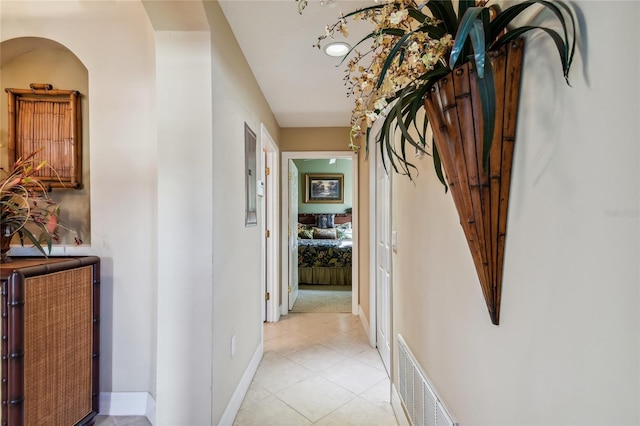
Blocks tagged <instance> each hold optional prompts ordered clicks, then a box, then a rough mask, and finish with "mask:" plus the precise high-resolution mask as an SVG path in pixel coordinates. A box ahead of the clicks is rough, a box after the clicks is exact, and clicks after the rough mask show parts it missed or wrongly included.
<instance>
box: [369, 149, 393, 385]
mask: <svg viewBox="0 0 640 426" xmlns="http://www.w3.org/2000/svg"><path fill="white" fill-rule="evenodd" d="M378 161H379V157H378V155H377V153H376V154H372V155H371V156H369V182H370V184H369V241H370V244H369V246H370V250H369V277H370V278H369V344H370V345H371V346H372V347H374V348H375V347H378V282H377V276H378V275H377V273H378V255H377V247H378V235H377V234H378V229H377V223H378V220H377V215H378V209H377V207H378V205H377V198H378ZM388 172H389V205H388V206H387V208H386V209H385V214H387V215H388V216H389V225H390V226H389V235H388V237H389V238H390V239H391V241H392V244H393V220H392V203H391V201H392V199H393V198H392V197H393V195H392V191H393V173H392V171H391V169H389V170H388ZM394 251H395V247H393V246H392V249H391V253H390V254H389V256H390V258H389V262H390V267H389V270H390V274H391V276H390V277H389V280H390V287H391V289H393V285H392V284H393V252H394ZM388 306H389V312H387V315H388V318H389V319H390V324H389V330H388V332H389V334H390V336H391V339H390V346H391V347H390V354H389V357H390V362H389V365H390V371H388V372H387V373H388V374H389V377H391V375H392V372H393V358H394V356H393V346H394V345H393V342H394V340H393V337H392V336H393V290H392V291H390V292H389V300H388Z"/></svg>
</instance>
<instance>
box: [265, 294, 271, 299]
mask: <svg viewBox="0 0 640 426" xmlns="http://www.w3.org/2000/svg"><path fill="white" fill-rule="evenodd" d="M270 299H271V295H270V294H269V293H268V292H267V293H265V294H264V300H270Z"/></svg>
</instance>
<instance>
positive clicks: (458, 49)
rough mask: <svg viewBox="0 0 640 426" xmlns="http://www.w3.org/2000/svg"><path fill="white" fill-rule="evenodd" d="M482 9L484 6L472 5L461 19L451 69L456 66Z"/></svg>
mask: <svg viewBox="0 0 640 426" xmlns="http://www.w3.org/2000/svg"><path fill="white" fill-rule="evenodd" d="M482 10H483V8H481V7H470V8H468V9H467V11H466V13H465V14H464V16H463V17H462V19H461V20H460V28H458V31H457V33H456V38H455V41H454V42H453V47H452V48H451V55H450V57H449V67H450V68H451V69H453V68H454V67H455V66H456V62H457V61H458V58H459V57H460V53H462V49H463V48H464V44H465V42H466V41H467V37H468V36H469V32H470V31H471V29H472V28H473V27H474V21H475V20H476V19H478V16H480V13H481V12H482Z"/></svg>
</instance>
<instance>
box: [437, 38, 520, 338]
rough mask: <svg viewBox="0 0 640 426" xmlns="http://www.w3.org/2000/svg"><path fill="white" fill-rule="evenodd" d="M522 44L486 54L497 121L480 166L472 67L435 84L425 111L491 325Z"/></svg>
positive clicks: (496, 307) (495, 318)
mask: <svg viewBox="0 0 640 426" xmlns="http://www.w3.org/2000/svg"><path fill="white" fill-rule="evenodd" d="M523 50H524V41H523V40H522V39H520V40H514V41H512V42H511V43H509V45H508V46H505V47H503V48H502V50H501V51H500V52H493V53H492V54H491V55H490V60H491V63H492V69H493V74H494V82H495V91H496V120H495V130H494V136H493V142H492V145H491V150H490V152H489V162H488V165H487V167H486V168H485V166H484V165H483V161H482V160H483V159H482V152H483V138H482V136H483V130H484V129H483V127H484V126H483V122H482V106H481V101H480V91H479V88H478V84H477V80H476V79H477V76H476V73H475V72H474V71H473V68H472V65H471V64H470V63H466V64H465V65H463V66H460V67H457V68H456V69H455V70H454V71H453V72H451V73H449V74H448V75H447V76H446V77H445V78H443V79H442V80H440V81H439V82H438V83H436V85H434V87H433V89H432V91H431V93H429V94H428V95H427V97H426V98H425V109H426V111H427V115H428V117H429V120H430V121H431V125H432V128H433V132H434V140H435V144H436V147H437V148H438V152H439V153H440V157H441V159H442V165H443V168H444V171H445V174H446V176H447V181H448V184H449V188H450V189H451V195H452V197H453V201H454V203H455V205H456V208H457V210H458V214H459V216H460V225H461V226H462V229H463V230H464V233H465V236H466V238H467V242H468V244H469V249H470V251H471V256H472V258H473V261H474V264H475V268H476V271H477V273H478V278H479V281H480V286H481V288H482V293H483V295H484V298H485V301H486V304H487V309H488V310H489V315H490V317H491V321H492V322H493V323H494V324H496V325H498V324H499V321H500V299H501V294H502V269H503V262H504V248H505V238H506V232H507V231H506V228H507V213H508V212H507V210H508V203H509V188H510V182H511V166H512V160H513V149H514V144H515V133H516V116H517V111H518V97H519V88H520V75H521V71H522V55H523Z"/></svg>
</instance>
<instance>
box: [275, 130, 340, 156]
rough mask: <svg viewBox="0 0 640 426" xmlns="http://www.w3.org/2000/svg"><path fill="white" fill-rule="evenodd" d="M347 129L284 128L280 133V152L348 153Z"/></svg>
mask: <svg viewBox="0 0 640 426" xmlns="http://www.w3.org/2000/svg"><path fill="white" fill-rule="evenodd" d="M349 131H350V129H349V128H348V127H313V128H311V127H309V128H298V127H286V128H283V129H282V130H281V133H280V143H279V146H280V150H281V151H348V150H349Z"/></svg>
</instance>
